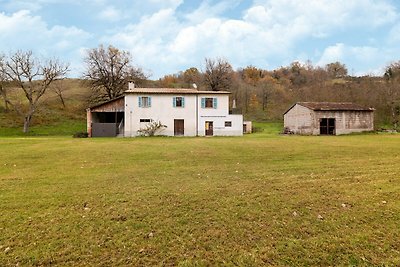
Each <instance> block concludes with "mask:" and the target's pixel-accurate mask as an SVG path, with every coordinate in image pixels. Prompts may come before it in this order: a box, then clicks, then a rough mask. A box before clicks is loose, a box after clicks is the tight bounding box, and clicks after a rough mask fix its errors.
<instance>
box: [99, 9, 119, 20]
mask: <svg viewBox="0 0 400 267" xmlns="http://www.w3.org/2000/svg"><path fill="white" fill-rule="evenodd" d="M99 18H100V19H104V20H107V21H118V20H120V19H122V18H123V15H122V12H121V11H120V10H118V9H116V8H115V7H113V6H107V7H105V8H104V9H103V10H102V11H101V12H100V14H99Z"/></svg>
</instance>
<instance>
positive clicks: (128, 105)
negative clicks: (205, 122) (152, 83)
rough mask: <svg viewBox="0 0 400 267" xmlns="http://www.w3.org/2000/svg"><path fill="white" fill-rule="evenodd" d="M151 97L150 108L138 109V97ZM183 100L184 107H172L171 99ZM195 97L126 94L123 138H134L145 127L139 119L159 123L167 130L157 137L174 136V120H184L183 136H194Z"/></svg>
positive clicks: (159, 133)
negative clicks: (180, 98) (180, 97)
mask: <svg viewBox="0 0 400 267" xmlns="http://www.w3.org/2000/svg"><path fill="white" fill-rule="evenodd" d="M139 96H140V97H142V96H149V97H151V107H139V104H138V97H139ZM176 96H182V97H184V98H185V106H184V107H173V97H176ZM195 107H196V96H195V95H179V94H177V95H173V94H151V95H150V94H127V95H126V96H125V136H136V135H137V131H138V130H139V129H140V128H141V127H144V126H145V123H140V119H152V120H154V121H160V122H161V123H162V124H163V125H166V126H167V128H164V129H163V130H161V131H159V132H158V133H156V134H157V135H168V136H173V135H174V120H175V119H182V120H184V127H185V128H184V132H185V136H195V135H196V119H195V118H196V117H195V115H196V113H195Z"/></svg>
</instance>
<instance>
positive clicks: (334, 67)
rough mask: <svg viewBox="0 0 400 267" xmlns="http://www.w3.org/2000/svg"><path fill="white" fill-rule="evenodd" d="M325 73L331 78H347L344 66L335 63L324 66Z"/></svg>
mask: <svg viewBox="0 0 400 267" xmlns="http://www.w3.org/2000/svg"><path fill="white" fill-rule="evenodd" d="M325 69H326V72H328V75H329V77H331V78H343V77H346V76H347V68H346V65H344V64H342V63H340V62H338V61H336V62H334V63H329V64H327V65H326V66H325Z"/></svg>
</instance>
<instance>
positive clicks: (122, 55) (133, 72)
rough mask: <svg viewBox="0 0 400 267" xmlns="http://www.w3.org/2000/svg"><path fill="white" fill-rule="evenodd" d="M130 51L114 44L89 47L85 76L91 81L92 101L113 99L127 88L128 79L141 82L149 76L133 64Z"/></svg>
mask: <svg viewBox="0 0 400 267" xmlns="http://www.w3.org/2000/svg"><path fill="white" fill-rule="evenodd" d="M131 61H132V57H131V55H130V53H129V52H128V51H124V50H119V49H118V48H115V47H113V46H109V47H107V48H104V47H103V46H102V45H100V46H99V47H98V48H93V49H89V50H88V51H87V55H86V57H85V59H84V62H85V64H86V71H85V73H84V78H85V79H87V80H88V81H89V82H90V85H91V88H92V92H93V96H92V97H93V99H92V102H101V101H104V100H111V99H114V98H116V97H118V96H120V95H122V94H123V92H124V91H125V90H127V83H128V81H134V82H135V84H137V85H138V84H140V83H141V82H142V81H143V80H145V79H147V76H146V75H145V74H144V73H143V71H142V70H141V69H140V68H136V67H134V66H133V65H132V64H131Z"/></svg>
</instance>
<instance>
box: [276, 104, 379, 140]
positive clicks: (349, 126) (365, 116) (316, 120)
mask: <svg viewBox="0 0 400 267" xmlns="http://www.w3.org/2000/svg"><path fill="white" fill-rule="evenodd" d="M283 116H284V127H285V130H284V131H285V132H286V133H294V134H305V135H340V134H349V133H354V132H365V131H373V130H374V109H373V108H368V107H363V106H360V105H357V104H353V103H333V102H298V103H296V104H294V105H293V106H291V107H290V108H289V109H288V110H287V111H286V112H285V113H284V114H283Z"/></svg>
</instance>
